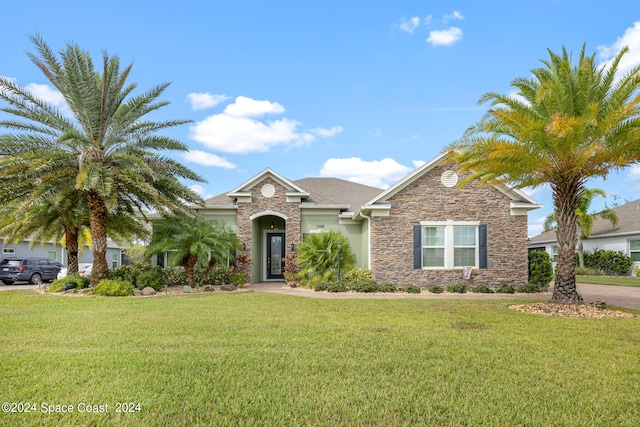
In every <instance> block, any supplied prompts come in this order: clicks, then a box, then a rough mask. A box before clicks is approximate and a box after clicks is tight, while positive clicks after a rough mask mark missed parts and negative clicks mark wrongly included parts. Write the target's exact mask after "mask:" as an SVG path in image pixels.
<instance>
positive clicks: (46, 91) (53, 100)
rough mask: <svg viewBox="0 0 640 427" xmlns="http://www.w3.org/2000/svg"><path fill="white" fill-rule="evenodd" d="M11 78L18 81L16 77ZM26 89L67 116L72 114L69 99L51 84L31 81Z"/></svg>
mask: <svg viewBox="0 0 640 427" xmlns="http://www.w3.org/2000/svg"><path fill="white" fill-rule="evenodd" d="M10 80H13V81H14V82H15V81H16V79H10ZM25 89H26V90H27V91H29V92H30V93H31V94H33V95H34V96H36V97H37V98H40V99H41V100H43V101H45V102H47V103H49V104H51V105H52V106H54V107H55V108H57V109H58V110H59V111H60V112H61V113H62V114H64V115H66V116H71V115H72V113H71V110H70V109H69V105H68V104H67V101H65V99H64V96H62V94H61V93H60V92H59V91H58V90H57V89H55V88H53V87H51V86H49V85H46V84H39V83H29V84H28V85H26V86H25Z"/></svg>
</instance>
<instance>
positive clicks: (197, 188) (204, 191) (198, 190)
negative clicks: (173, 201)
mask: <svg viewBox="0 0 640 427" xmlns="http://www.w3.org/2000/svg"><path fill="white" fill-rule="evenodd" d="M189 188H190V189H191V191H193V192H194V193H196V194H197V195H198V196H200V197H202V198H203V199H205V200H206V199H210V198H212V197H213V194H210V193H208V192H207V189H206V188H204V187H203V186H202V185H198V184H193V185H192V186H190V187H189Z"/></svg>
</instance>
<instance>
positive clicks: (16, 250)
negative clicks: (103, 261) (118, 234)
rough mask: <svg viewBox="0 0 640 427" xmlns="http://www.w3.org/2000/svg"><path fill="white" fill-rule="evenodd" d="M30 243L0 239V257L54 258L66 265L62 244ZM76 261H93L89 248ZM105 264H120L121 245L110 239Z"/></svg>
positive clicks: (110, 265)
mask: <svg viewBox="0 0 640 427" xmlns="http://www.w3.org/2000/svg"><path fill="white" fill-rule="evenodd" d="M31 243H32V242H31V241H29V240H23V241H21V242H20V243H18V244H6V243H5V242H4V240H1V239H0V257H2V258H9V257H42V258H49V259H53V260H56V261H58V262H60V263H61V264H62V265H63V266H65V267H66V266H67V265H68V260H69V257H68V255H67V251H66V250H65V248H64V246H62V245H60V244H58V245H54V244H53V243H52V242H45V243H40V242H35V243H33V245H32V246H31V248H30V247H29V245H30V244H31ZM78 255H80V254H78ZM78 262H85V263H86V262H93V252H92V251H91V249H89V248H84V250H83V251H82V256H81V257H80V258H79V260H78ZM107 264H109V268H118V267H120V266H121V265H122V246H121V245H119V244H118V243H116V242H113V241H111V240H107Z"/></svg>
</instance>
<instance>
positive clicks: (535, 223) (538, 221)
mask: <svg viewBox="0 0 640 427" xmlns="http://www.w3.org/2000/svg"><path fill="white" fill-rule="evenodd" d="M546 218H547V217H546V216H543V217H540V218H534V219H533V220H531V221H530V222H529V230H528V232H527V234H528V236H529V237H533V236H537V235H538V234H540V233H542V232H543V231H544V220H545V219H546Z"/></svg>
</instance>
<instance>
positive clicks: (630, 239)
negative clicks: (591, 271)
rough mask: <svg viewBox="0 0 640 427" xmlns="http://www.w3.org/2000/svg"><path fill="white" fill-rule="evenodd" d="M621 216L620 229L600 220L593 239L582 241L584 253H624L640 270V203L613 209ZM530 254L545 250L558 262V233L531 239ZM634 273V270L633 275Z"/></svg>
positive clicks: (630, 203) (595, 222)
mask: <svg viewBox="0 0 640 427" xmlns="http://www.w3.org/2000/svg"><path fill="white" fill-rule="evenodd" d="M613 210H614V211H615V212H616V214H617V215H618V225H617V226H616V227H613V226H612V225H611V222H610V221H608V220H605V219H602V218H597V219H596V220H595V221H594V223H593V230H592V231H591V236H589V238H587V239H584V240H583V241H582V245H583V247H584V250H585V251H593V250H594V249H604V250H610V251H622V252H624V253H625V254H627V255H629V256H630V257H631V259H632V260H633V261H634V265H638V266H640V199H638V200H634V201H633V202H629V203H626V204H624V205H621V206H618V207H617V208H613ZM529 249H530V250H545V251H547V253H548V254H549V256H551V259H552V261H553V262H554V263H555V262H557V261H558V240H557V239H556V233H555V231H547V232H544V233H542V234H538V235H537V236H534V237H532V238H531V239H529ZM632 271H633V267H632V268H631V271H630V273H631V272H632Z"/></svg>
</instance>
